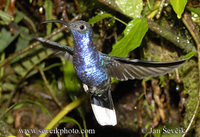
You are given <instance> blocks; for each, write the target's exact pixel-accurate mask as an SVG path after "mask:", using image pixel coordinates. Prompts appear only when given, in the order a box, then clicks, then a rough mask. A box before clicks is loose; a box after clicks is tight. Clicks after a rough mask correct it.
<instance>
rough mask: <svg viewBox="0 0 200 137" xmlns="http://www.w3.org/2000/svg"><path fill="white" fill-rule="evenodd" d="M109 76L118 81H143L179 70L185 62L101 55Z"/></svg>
mask: <svg viewBox="0 0 200 137" xmlns="http://www.w3.org/2000/svg"><path fill="white" fill-rule="evenodd" d="M100 55H101V58H102V60H103V64H104V66H105V68H106V70H107V72H108V74H109V75H110V76H112V77H114V78H115V79H117V80H121V81H124V80H128V79H143V78H145V77H149V76H152V77H156V76H159V75H164V74H166V73H168V72H170V71H172V70H173V69H175V68H178V67H179V66H180V65H181V64H183V63H184V62H185V60H181V61H175V62H149V61H142V60H137V59H133V60H130V59H128V58H120V57H113V56H109V55H106V54H102V53H101V54H100Z"/></svg>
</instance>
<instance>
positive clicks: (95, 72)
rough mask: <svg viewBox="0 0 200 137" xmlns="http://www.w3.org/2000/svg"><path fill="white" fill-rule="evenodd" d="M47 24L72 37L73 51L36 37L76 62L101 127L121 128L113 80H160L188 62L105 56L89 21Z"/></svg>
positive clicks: (57, 21) (76, 68) (75, 66)
mask: <svg viewBox="0 0 200 137" xmlns="http://www.w3.org/2000/svg"><path fill="white" fill-rule="evenodd" d="M43 23H61V24H63V25H65V26H66V27H67V28H68V29H69V30H70V32H71V33H72V37H73V45H74V46H73V47H70V46H66V45H62V44H59V43H56V42H53V41H49V40H47V39H44V38H42V37H35V39H37V40H39V41H41V42H45V43H49V44H50V45H53V46H54V47H55V48H57V49H58V50H59V52H60V54H61V55H62V56H63V57H64V58H65V59H68V60H70V61H71V62H73V66H74V69H75V72H76V74H77V76H78V77H79V79H80V80H81V81H82V83H83V88H84V90H85V92H89V93H90V100H91V107H92V110H93V113H94V115H95V118H96V120H97V122H98V123H99V124H100V125H101V126H107V125H109V126H115V125H116V124H117V117H116V112H115V108H114V104H113V100H112V96H111V77H113V78H114V79H116V80H119V81H126V80H129V79H130V80H133V79H143V78H146V77H150V76H151V77H156V76H158V75H164V74H166V73H168V72H170V71H173V69H175V68H178V67H180V66H181V64H183V63H184V62H185V60H180V61H174V62H150V61H143V60H138V59H129V58H121V57H115V56H110V55H107V54H104V53H101V52H100V51H98V50H97V48H96V47H95V46H94V44H93V41H92V38H93V31H92V27H91V26H90V24H89V23H87V22H85V21H82V20H79V21H74V22H64V21H62V20H47V21H44V22H43Z"/></svg>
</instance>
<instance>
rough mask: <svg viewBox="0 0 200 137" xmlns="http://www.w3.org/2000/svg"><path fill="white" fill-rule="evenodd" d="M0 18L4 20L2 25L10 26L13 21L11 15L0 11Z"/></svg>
mask: <svg viewBox="0 0 200 137" xmlns="http://www.w3.org/2000/svg"><path fill="white" fill-rule="evenodd" d="M0 18H1V19H2V21H1V22H0V23H1V24H2V25H8V24H9V23H10V22H11V21H12V19H13V17H12V16H11V15H9V14H8V13H6V12H3V11H2V10H0Z"/></svg>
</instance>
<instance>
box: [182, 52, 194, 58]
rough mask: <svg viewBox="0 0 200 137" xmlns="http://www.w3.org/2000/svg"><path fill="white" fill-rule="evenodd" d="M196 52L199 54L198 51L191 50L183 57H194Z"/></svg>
mask: <svg viewBox="0 0 200 137" xmlns="http://www.w3.org/2000/svg"><path fill="white" fill-rule="evenodd" d="M195 54H197V52H196V51H191V52H189V53H188V54H186V55H185V56H184V57H183V58H184V59H189V58H191V57H193V56H194V55H195Z"/></svg>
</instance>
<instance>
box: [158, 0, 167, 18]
mask: <svg viewBox="0 0 200 137" xmlns="http://www.w3.org/2000/svg"><path fill="white" fill-rule="evenodd" d="M164 3H165V0H162V1H161V3H160V7H159V10H158V13H157V15H156V18H157V19H159V18H160V15H161V12H162V9H163V6H164Z"/></svg>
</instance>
